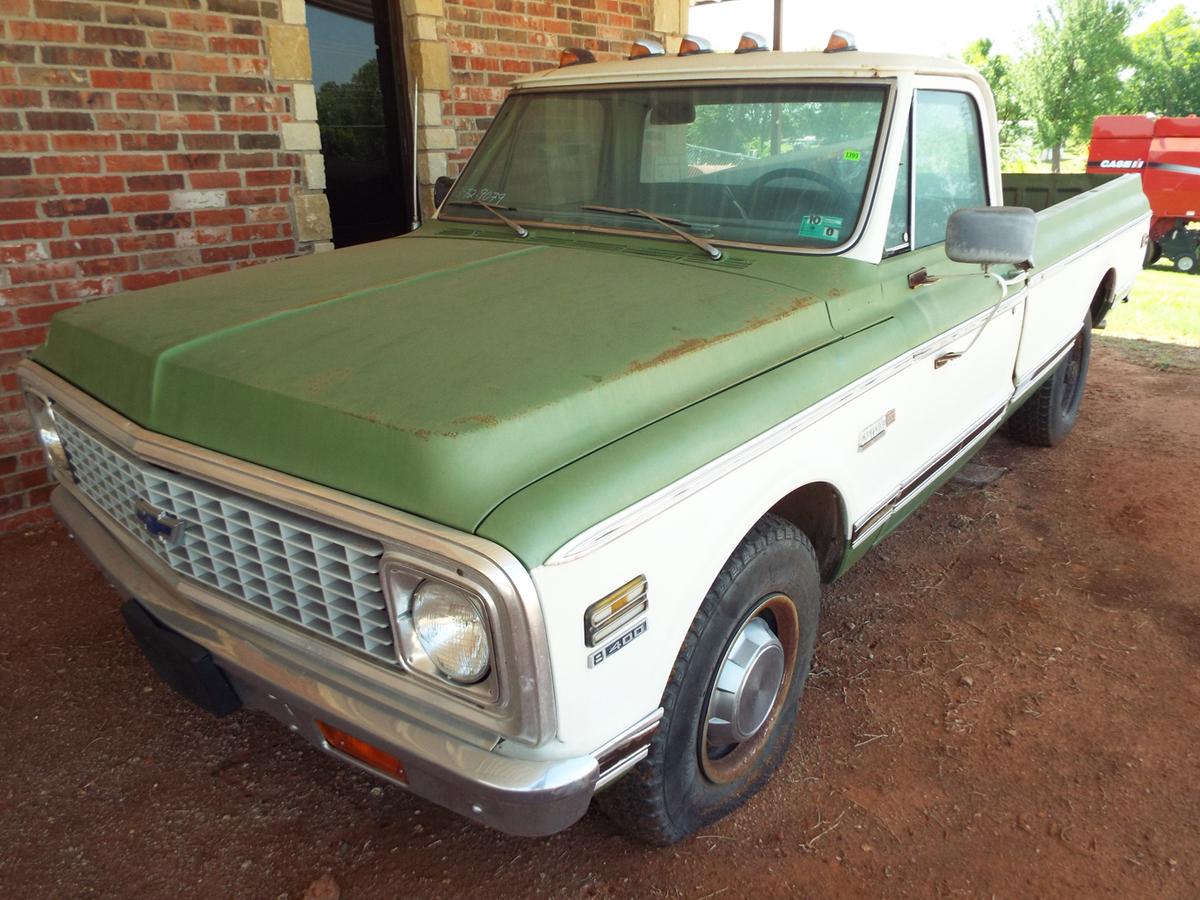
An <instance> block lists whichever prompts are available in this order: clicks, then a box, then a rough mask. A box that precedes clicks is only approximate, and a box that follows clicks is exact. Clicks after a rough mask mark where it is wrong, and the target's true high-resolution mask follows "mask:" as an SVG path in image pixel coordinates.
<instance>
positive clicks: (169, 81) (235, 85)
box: [0, 0, 303, 530]
mask: <svg viewBox="0 0 1200 900" xmlns="http://www.w3.org/2000/svg"><path fill="white" fill-rule="evenodd" d="M278 16H279V9H278V6H277V4H276V3H275V2H270V0H261V2H260V0H144V2H141V0H129V2H126V3H119V2H96V0H76V2H64V0H0V530H2V529H6V528H12V527H17V526H19V525H21V524H23V523H25V522H28V521H31V520H36V519H40V518H43V517H45V516H46V511H45V507H44V506H43V504H44V503H45V500H46V497H47V494H48V491H49V488H48V476H47V475H46V474H45V471H44V470H43V468H42V460H41V454H40V452H39V451H38V449H37V447H36V444H35V441H34V438H33V435H32V434H31V432H30V430H29V424H28V421H27V417H26V414H25V410H24V405H23V401H22V398H21V396H20V394H19V393H18V392H17V385H16V379H15V377H14V375H13V374H12V370H13V368H14V366H15V365H16V364H17V362H18V361H19V359H20V358H21V357H23V356H25V355H27V354H28V352H29V351H30V350H31V349H32V348H33V347H35V346H36V345H38V344H39V343H41V342H42V340H43V338H44V336H45V331H46V324H47V322H48V320H49V318H50V317H51V316H52V315H53V314H54V313H55V312H56V311H58V310H60V309H62V308H64V307H67V306H70V305H72V304H75V303H78V302H80V301H81V300H85V299H89V298H94V297H100V296H103V295H106V294H112V293H115V292H117V291H125V290H136V289H138V288H144V287H149V286H152V285H157V284H163V283H165V282H171V281H179V280H180V279H185V278H195V277H197V276H200V275H205V274H208V273H210V272H219V271H223V270H226V269H229V268H232V267H234V266H242V265H250V264H253V263H256V262H262V261H264V260H267V259H271V258H277V257H281V256H287V255H291V254H294V253H296V252H297V251H298V250H299V249H303V248H301V247H299V246H298V244H297V242H296V239H295V237H294V236H293V227H294V223H293V209H292V205H291V202H290V200H291V191H292V187H293V185H298V184H300V182H301V174H300V171H299V166H300V161H299V159H298V157H296V156H295V155H294V154H290V153H285V152H282V151H280V149H279V148H280V144H281V142H280V127H281V125H282V123H283V122H285V121H289V120H290V110H291V89H290V87H277V86H276V85H275V84H274V83H273V81H272V80H271V78H270V72H269V69H268V63H267V56H266V48H265V46H264V45H265V37H264V34H265V30H266V27H265V26H266V23H267V21H269V20H275V19H277V18H278Z"/></svg>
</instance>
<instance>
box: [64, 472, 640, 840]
mask: <svg viewBox="0 0 1200 900" xmlns="http://www.w3.org/2000/svg"><path fill="white" fill-rule="evenodd" d="M51 502H52V505H53V507H54V511H55V513H56V514H57V515H58V517H59V519H61V520H62V522H63V524H64V525H66V527H67V528H68V529H69V530H70V531H71V533H72V535H73V536H74V538H75V540H76V542H77V543H78V544H79V546H80V547H81V549H82V550H83V551H84V553H85V554H86V555H87V556H88V557H89V558H90V559H91V560H92V562H93V563H95V565H96V566H97V567H98V568H99V569H100V570H101V571H102V572H103V573H104V574H105V576H106V577H107V578H108V579H109V581H110V582H112V584H113V585H114V587H116V589H117V590H118V591H119V592H120V593H121V594H122V595H124V596H125V597H126V598H130V597H133V598H136V599H137V600H138V601H139V602H140V603H142V604H143V605H144V606H145V607H146V608H147V609H149V610H150V611H151V612H152V613H153V614H154V616H155V617H156V618H158V619H159V620H160V621H161V622H162V623H163V624H164V625H165V626H167V627H169V628H171V629H173V630H175V631H177V632H178V633H180V634H182V635H183V636H185V637H187V638H189V639H191V640H193V641H195V642H196V643H198V644H201V645H202V646H203V647H205V649H207V650H208V651H209V652H210V653H212V655H213V657H214V658H215V659H216V661H217V664H218V665H219V666H220V668H221V669H222V670H223V671H225V672H226V673H227V674H228V675H229V677H230V678H231V680H232V681H233V683H234V686H235V688H236V690H237V692H238V694H239V696H240V697H241V699H242V701H243V702H244V703H245V705H246V706H247V707H250V708H253V709H259V710H262V711H264V712H267V713H269V714H271V715H272V716H274V717H275V718H276V719H278V720H279V721H280V722H282V723H283V724H285V725H287V726H288V728H289V729H290V730H291V731H294V732H297V733H299V734H301V735H303V736H304V737H305V738H307V739H308V740H309V741H310V742H311V743H312V744H314V745H315V746H317V747H318V748H320V749H322V750H324V751H325V752H326V753H329V754H331V755H333V756H336V757H337V758H339V759H341V760H343V761H346V762H350V763H352V764H354V765H356V766H359V767H360V768H364V769H366V770H367V771H369V772H371V773H372V774H374V775H377V776H379V777H381V778H385V779H387V780H392V779H390V778H387V776H386V775H383V774H382V773H380V772H377V771H375V770H373V769H370V768H368V767H366V766H363V765H362V764H361V763H359V762H358V761H357V760H355V759H353V758H351V757H349V756H346V755H345V754H343V753H342V752H340V751H338V750H335V749H334V748H332V747H330V746H329V744H328V743H327V742H326V741H325V739H324V736H323V735H322V734H321V732H320V730H319V728H318V726H317V724H316V723H317V720H318V719H319V720H321V721H323V722H325V723H327V724H329V725H332V726H334V727H335V728H339V729H342V730H344V731H346V732H348V733H350V734H352V735H354V736H356V737H359V738H361V739H362V740H365V741H367V742H369V743H371V744H372V745H374V746H377V747H379V748H380V749H382V750H385V751H387V752H388V753H391V754H392V755H394V756H395V757H397V758H398V759H400V760H401V761H402V763H403V764H404V768H405V774H406V779H407V780H406V782H404V783H400V782H396V783H400V784H402V786H403V787H405V788H406V789H408V790H410V791H412V792H413V793H414V794H416V795H418V796H420V797H423V798H425V799H427V800H430V801H432V802H433V803H436V804H438V805H439V806H443V807H446V808H447V809H449V810H452V811H453V812H456V813H458V814H459V815H461V816H464V817H465V818H467V819H470V820H473V821H475V822H479V823H481V824H483V825H488V826H490V827H492V828H496V829H498V830H500V831H504V832H507V833H509V834H515V835H525V836H540V835H547V834H553V833H555V832H557V831H561V830H562V829H564V828H566V827H568V826H569V825H571V824H572V823H573V822H575V821H576V820H578V819H579V818H580V817H581V816H582V815H583V814H584V813H585V812H586V811H587V808H588V804H589V803H590V802H591V798H592V795H593V793H595V791H596V790H597V789H598V788H599V787H602V786H605V785H607V784H608V783H610V782H611V781H613V780H614V779H615V778H616V777H618V776H619V775H620V774H623V773H624V772H625V771H626V770H628V768H630V767H631V766H632V765H634V764H636V762H638V761H639V760H641V759H642V758H644V757H645V755H646V752H647V750H648V747H649V742H650V738H651V736H652V734H653V732H654V730H655V728H656V727H657V724H658V720H659V719H660V718H661V716H662V710H656V711H655V712H654V713H653V714H651V715H650V716H648V717H646V718H645V719H643V720H642V721H640V722H638V723H637V724H635V725H634V726H633V727H631V728H630V729H628V730H627V731H626V732H624V733H623V734H621V735H618V736H617V737H616V738H614V739H613V740H612V741H610V742H609V743H608V744H606V745H605V746H604V747H602V748H600V749H598V750H597V751H596V752H595V753H593V754H588V755H586V756H581V757H573V758H568V759H559V760H531V759H518V758H514V757H510V756H502V755H500V754H499V753H497V752H495V750H494V746H488V745H487V744H486V743H481V742H479V741H476V742H471V741H469V740H466V739H464V738H462V737H454V736H450V735H447V734H444V733H441V732H439V731H436V730H434V729H432V728H430V727H429V726H427V725H425V724H422V723H420V722H417V721H415V720H413V719H410V718H407V717H405V716H404V715H403V714H402V713H400V712H398V711H397V710H396V709H395V708H394V706H392V705H390V704H387V703H385V702H383V701H382V700H381V699H380V698H379V697H377V696H372V695H370V694H369V693H365V692H361V691H355V690H354V689H353V687H352V686H350V685H348V684H346V683H345V682H340V680H339V679H337V678H335V677H330V676H331V673H329V672H326V671H324V670H323V666H322V664H321V662H320V658H319V656H316V657H314V656H310V655H308V654H298V653H296V652H295V651H294V650H287V649H286V648H284V647H283V646H281V645H277V644H273V643H272V642H271V641H270V640H269V639H265V638H264V636H263V635H262V634H261V633H256V632H254V631H253V630H251V629H247V628H245V627H244V626H243V625H242V624H241V623H239V622H237V621H234V620H232V619H224V618H222V617H220V616H219V615H216V614H214V612H213V611H212V610H208V609H204V608H201V607H199V606H198V605H197V604H195V603H192V602H190V601H188V600H187V599H186V598H184V597H181V596H179V595H178V594H177V593H176V592H175V591H174V590H173V589H172V587H171V583H170V581H169V580H166V579H164V578H162V577H160V575H159V574H158V573H157V572H156V571H155V569H154V567H153V564H152V563H151V562H147V563H145V564H144V563H143V562H142V561H140V560H139V559H138V558H137V556H136V555H135V554H134V553H133V552H131V551H130V550H129V549H127V548H126V547H125V546H123V545H122V544H121V543H120V542H119V541H117V540H116V538H115V537H114V536H113V535H112V534H111V533H110V532H109V531H108V529H107V528H105V527H104V525H103V524H102V523H101V522H100V521H99V520H98V519H97V518H96V517H95V516H94V515H92V513H91V512H90V511H89V510H88V509H86V508H85V507H84V506H83V504H81V503H80V502H79V500H77V499H76V498H75V497H74V496H72V494H71V493H70V492H69V491H67V490H66V489H65V488H63V487H58V488H56V489H55V491H54V493H53V495H52V498H51ZM493 745H494V742H493Z"/></svg>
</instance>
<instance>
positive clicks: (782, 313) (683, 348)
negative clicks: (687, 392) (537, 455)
mask: <svg viewBox="0 0 1200 900" xmlns="http://www.w3.org/2000/svg"><path fill="white" fill-rule="evenodd" d="M818 302H820V301H819V300H818V299H817V298H816V297H796V298H795V299H793V300H792V301H791V303H789V304H788V305H787V306H785V307H784V308H783V309H781V310H779V311H778V312H775V313H772V314H771V315H769V316H755V317H754V318H752V319H747V320H746V322H745V324H744V325H743V326H742V327H741V328H739V329H737V330H736V331H729V332H726V333H725V334H718V335H716V336H715V337H710V338H696V337H693V338H686V339H685V340H682V341H680V342H679V343H678V344H675V345H674V346H673V347H669V348H667V349H666V350H664V351H663V352H662V353H659V354H658V355H657V356H655V357H653V358H652V359H639V360H634V361H633V362H631V363H630V364H629V365H628V366H627V367H626V368H625V372H624V374H626V375H632V374H634V373H635V372H645V371H646V370H647V369H654V368H657V367H658V366H661V365H664V364H666V363H669V362H673V361H674V360H677V359H681V358H682V357H684V356H687V355H688V354H690V353H694V352H696V351H697V350H703V349H704V348H705V347H711V346H713V345H715V344H720V343H722V342H724V341H727V340H729V339H730V338H735V337H737V336H738V335H741V334H749V333H750V332H752V331H757V330H758V329H759V328H762V327H764V326H766V325H771V324H773V323H775V322H779V321H782V320H783V319H786V318H787V317H788V316H790V315H792V314H793V313H795V312H799V311H800V310H802V309H804V308H805V307H808V306H812V305H813V304H814V303H818Z"/></svg>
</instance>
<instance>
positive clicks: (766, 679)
mask: <svg viewBox="0 0 1200 900" xmlns="http://www.w3.org/2000/svg"><path fill="white" fill-rule="evenodd" d="M759 49H760V48H759V46H758V42H757V41H756V40H754V39H753V38H752V37H747V38H746V39H744V40H743V50H745V51H746V52H738V53H730V54H716V53H706V52H700V51H702V50H703V47H702V45H699V44H698V43H695V44H685V50H684V55H677V56H667V55H665V54H662V53H661V52H659V51H658V50H657V48H654V47H653V46H651V45H649V44H645V45H643V46H642V47H641V48H640V50H639V53H640V55H641V58H636V59H631V60H628V61H621V62H612V63H599V62H593V61H591V60H590V59H589V56H588V54H586V53H585V52H578V53H573V54H567V57H566V60H565V62H566V64H564V65H563V66H561V67H560V68H557V69H554V70H552V71H547V72H542V73H539V74H537V75H534V76H531V77H528V78H526V79H524V80H522V81H520V82H518V83H517V84H516V85H515V86H514V88H513V90H512V93H511V95H510V96H509V98H508V99H507V101H506V102H505V103H504V105H503V107H502V109H501V110H500V112H499V114H498V115H497V117H496V120H495V122H494V124H493V125H492V127H491V129H490V130H489V132H488V133H487V136H486V137H485V139H484V140H483V142H482V143H481V144H480V146H479V148H478V149H477V151H476V152H475V154H474V156H473V157H472V159H471V161H470V163H469V164H468V165H467V167H466V169H465V170H464V172H463V173H462V175H461V176H460V177H459V178H458V179H457V182H456V183H455V184H454V185H453V187H452V188H451V189H450V190H449V193H448V195H447V196H445V197H444V198H442V202H441V205H440V209H439V212H438V214H437V216H436V217H435V218H434V219H433V220H432V221H429V222H427V223H426V224H425V225H424V226H423V227H422V228H420V230H418V231H417V232H415V233H413V234H411V235H408V236H405V237H402V238H397V239H393V240H387V241H382V242H379V243H375V244H370V245H365V246H359V247H353V248H348V249H344V250H338V251H336V252H334V253H332V254H322V255H320V256H310V257H304V258H298V259H293V260H289V261H285V262H280V263H276V264H272V265H267V266H263V267H259V268H251V269H244V270H241V271H237V272H234V273H230V274H225V275H215V276H212V277H209V278H204V279H201V280H199V281H193V282H185V283H182V284H176V285H169V286H165V287H161V288H155V289H153V290H147V291H144V292H138V293H136V294H130V295H125V296H119V297H114V298H111V299H107V300H102V301H99V302H96V303H92V304H88V305H86V306H82V307H78V308H76V309H72V310H70V311H68V312H64V313H61V314H60V315H58V316H57V317H56V318H55V320H54V323H53V325H52V327H51V330H50V336H49V339H48V341H47V343H46V345H45V346H44V347H42V348H41V349H39V350H38V351H37V352H36V353H35V354H34V358H33V360H32V361H28V362H26V363H24V364H23V365H22V367H21V369H20V376H21V378H22V380H23V384H24V389H25V391H26V392H27V395H28V398H29V405H30V410H31V414H32V415H33V417H34V418H35V421H36V423H37V427H38V430H39V432H40V435H41V439H42V442H43V444H44V446H45V449H46V454H47V459H48V461H49V464H50V466H51V468H52V469H53V471H54V474H55V475H56V477H57V480H58V482H59V487H58V488H57V489H56V491H55V493H54V495H53V503H54V507H55V509H56V510H57V513H58V515H59V516H60V518H61V519H62V520H63V522H65V523H66V526H67V527H68V528H69V529H70V530H71V532H72V533H73V534H74V536H75V539H76V540H77V541H78V542H79V545H80V546H81V547H82V548H83V549H84V551H85V552H86V553H88V554H89V555H90V557H91V558H92V559H93V560H94V561H95V563H96V564H97V565H98V566H99V567H100V568H101V569H102V570H103V571H104V572H105V573H106V574H107V576H108V578H109V579H110V580H111V581H112V582H113V584H114V585H116V587H117V588H118V590H119V591H120V592H121V593H122V594H123V595H124V596H125V597H126V602H125V604H124V606H123V607H122V610H123V613H124V615H125V618H126V621H127V623H128V624H129V627H130V629H131V631H132V632H133V635H134V637H135V638H136V639H137V641H138V642H139V644H140V645H141V647H142V648H143V650H144V651H145V653H146V655H147V656H148V657H149V659H150V661H151V662H152V663H153V665H154V667H155V669H156V670H157V671H158V672H159V673H160V674H161V675H162V676H163V677H164V678H165V679H166V680H167V681H168V682H169V683H171V684H172V685H173V686H174V687H176V688H177V689H178V690H180V691H181V692H182V693H184V694H185V695H187V696H188V697H190V698H192V699H193V700H195V701H196V702H198V703H200V704H201V705H203V706H204V707H206V708H207V709H210V710H212V711H213V712H216V713H226V712H230V711H232V710H234V709H237V708H239V707H242V706H245V707H250V708H256V709H261V710H265V711H267V712H269V713H270V714H272V715H273V716H275V717H276V718H278V719H279V720H280V721H281V722H283V723H284V724H285V725H286V726H287V727H288V728H290V729H291V730H293V731H295V732H298V733H299V734H301V735H303V736H304V737H306V738H307V739H309V740H310V741H312V742H313V743H314V744H315V745H316V746H318V747H320V748H321V749H322V750H324V751H325V752H327V753H330V754H332V755H334V756H336V757H338V758H340V759H342V760H344V761H346V762H347V763H350V764H353V765H357V766H360V767H362V768H365V769H367V770H369V771H371V772H373V773H376V774H378V775H380V776H381V777H384V778H387V779H390V780H391V781H393V782H395V783H398V784H402V785H404V786H405V787H406V788H407V789H408V790H410V791H412V792H413V793H415V794H417V795H419V796H421V797H424V798H427V799H429V800H431V801H433V802H435V803H438V804H441V805H443V806H445V807H448V808H449V809H451V810H454V811H456V812H457V813H459V814H461V815H463V816H465V817H467V818H469V819H471V820H474V821H477V822H481V823H485V824H487V825H490V826H493V827H496V828H499V829H502V830H504V831H508V832H511V833H517V834H527V835H538V834H548V833H551V832H555V831H558V830H561V829H563V828H566V827H567V826H568V825H570V824H571V823H572V822H574V821H576V820H577V819H578V818H579V817H580V816H582V815H583V814H584V812H585V811H586V810H587V808H588V806H589V804H590V803H591V801H592V798H593V796H595V797H596V799H597V804H598V805H600V806H601V807H603V808H604V809H605V811H606V812H607V813H608V814H609V815H610V816H611V817H613V819H614V820H616V821H617V822H618V823H620V824H621V825H622V826H623V827H625V828H626V829H628V830H629V831H630V832H631V833H633V834H635V835H638V836H640V837H642V838H644V839H646V840H649V841H651V842H655V843H660V844H661V843H670V842H672V841H675V840H678V839H680V838H681V837H683V836H685V835H687V834H689V833H691V832H693V831H695V830H696V829H697V828H700V827H703V826H704V825H706V824H708V823H710V822H712V821H714V820H715V819H716V818H718V817H720V816H721V815H723V814H725V813H726V812H728V811H730V810H732V809H734V808H735V807H737V806H738V805H739V804H740V803H741V802H742V801H743V800H745V799H746V798H747V797H748V796H750V795H751V794H752V793H754V792H755V791H756V790H758V789H759V787H760V786H761V785H762V784H763V783H764V782H765V781H766V779H767V777H768V776H769V775H770V773H771V772H772V771H773V770H774V769H775V768H776V767H777V766H778V764H779V761H780V759H781V758H782V756H783V754H784V753H785V751H786V749H787V748H788V746H789V744H790V743H791V742H792V741H793V740H795V739H796V737H795V734H794V723H795V720H796V712H797V706H798V703H799V701H800V695H801V692H802V690H803V688H804V683H805V678H806V676H807V674H808V671H809V668H810V665H811V661H812V654H813V650H814V644H815V641H816V637H817V634H818V631H819V629H818V626H817V617H818V606H819V600H820V593H821V583H822V582H826V581H829V580H831V579H834V578H837V577H838V576H839V575H841V574H842V573H843V572H845V571H846V570H847V568H849V567H850V566H851V565H852V564H853V563H854V562H855V561H856V560H857V559H859V558H860V557H861V556H862V555H863V554H864V553H866V552H867V551H868V550H869V549H870V548H871V547H872V546H873V545H874V544H876V543H877V542H878V541H880V540H881V539H882V538H883V537H884V536H885V535H886V534H887V533H888V532H890V531H891V530H892V529H894V528H895V527H896V526H897V525H898V524H899V523H900V522H901V521H902V520H903V519H904V518H905V516H907V515H908V514H909V513H910V512H912V510H913V509H914V508H916V507H917V506H918V505H919V504H920V503H921V502H922V501H923V500H924V499H925V498H927V497H928V496H929V495H930V494H931V493H932V492H933V491H934V490H936V489H937V487H938V486H939V485H940V484H942V483H943V482H944V481H945V480H946V479H948V478H949V477H950V476H951V475H952V473H953V472H954V471H955V470H956V468H957V467H959V466H960V465H961V464H962V463H963V462H965V461H966V460H967V459H968V458H969V457H970V456H971V455H972V454H973V453H974V452H975V451H976V450H977V449H978V448H979V447H980V446H981V445H982V444H983V443H984V441H986V440H987V438H988V437H989V435H991V434H992V433H993V432H995V431H996V430H997V429H998V428H1000V427H1001V426H1002V425H1004V424H1005V423H1006V422H1007V427H1008V429H1009V432H1010V433H1011V434H1012V435H1013V436H1014V437H1016V438H1018V439H1021V440H1024V441H1028V442H1031V443H1034V444H1041V445H1047V446H1050V445H1054V444H1056V443H1058V442H1059V441H1061V440H1062V439H1063V438H1064V437H1065V436H1066V434H1067V432H1068V431H1069V430H1070V429H1071V426H1072V424H1073V423H1074V421H1075V416H1076V414H1077V412H1078V409H1079V403H1080V398H1081V396H1082V393H1083V389H1084V382H1085V377H1086V373H1087V363H1088V350H1089V340H1090V333H1091V327H1092V324H1093V323H1097V322H1099V321H1100V320H1101V319H1102V318H1103V317H1104V315H1105V313H1106V312H1107V310H1108V308H1109V307H1110V306H1111V305H1112V303H1113V302H1114V301H1116V300H1120V299H1122V298H1124V297H1125V296H1126V295H1127V294H1128V292H1129V290H1130V286H1131V285H1132V283H1133V280H1134V278H1135V277H1136V275H1137V274H1138V272H1139V271H1140V269H1141V263H1142V259H1143V255H1144V252H1145V250H1144V247H1145V241H1146V235H1147V227H1148V214H1149V210H1148V206H1147V203H1146V200H1145V197H1144V196H1143V195H1142V191H1141V187H1140V184H1139V181H1138V179H1137V178H1136V177H1135V176H1130V177H1126V178H1121V179H1117V180H1115V181H1113V182H1111V183H1108V184H1106V185H1104V186H1103V187H1101V188H1098V189H1096V190H1092V191H1088V192H1085V193H1082V194H1080V195H1079V196H1077V197H1074V198H1072V199H1070V200H1067V201H1065V202H1062V203H1059V204H1056V205H1054V206H1051V207H1049V208H1047V209H1045V210H1043V211H1041V212H1040V213H1037V214H1036V215H1035V214H1034V213H1033V212H1031V211H1029V210H1028V209H1015V208H1010V207H1008V208H1006V207H1003V206H1002V205H1001V204H1002V202H1003V201H1002V197H1003V193H1002V185H1001V180H1000V173H999V166H998V163H999V154H998V148H997V142H996V118H995V111H994V106H993V101H992V96H991V93H990V92H989V90H988V87H987V85H986V84H985V83H984V81H983V80H982V79H981V78H980V76H979V75H978V74H977V73H976V72H975V71H974V70H972V69H969V68H967V67H964V66H962V65H959V64H957V63H954V62H951V61H948V60H944V59H932V58H921V57H911V56H900V55H886V54H868V53H860V52H858V51H856V50H854V49H853V47H852V46H851V47H850V48H849V49H847V51H846V52H837V53H775V52H770V51H764V52H757V51H758V50H759Z"/></svg>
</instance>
